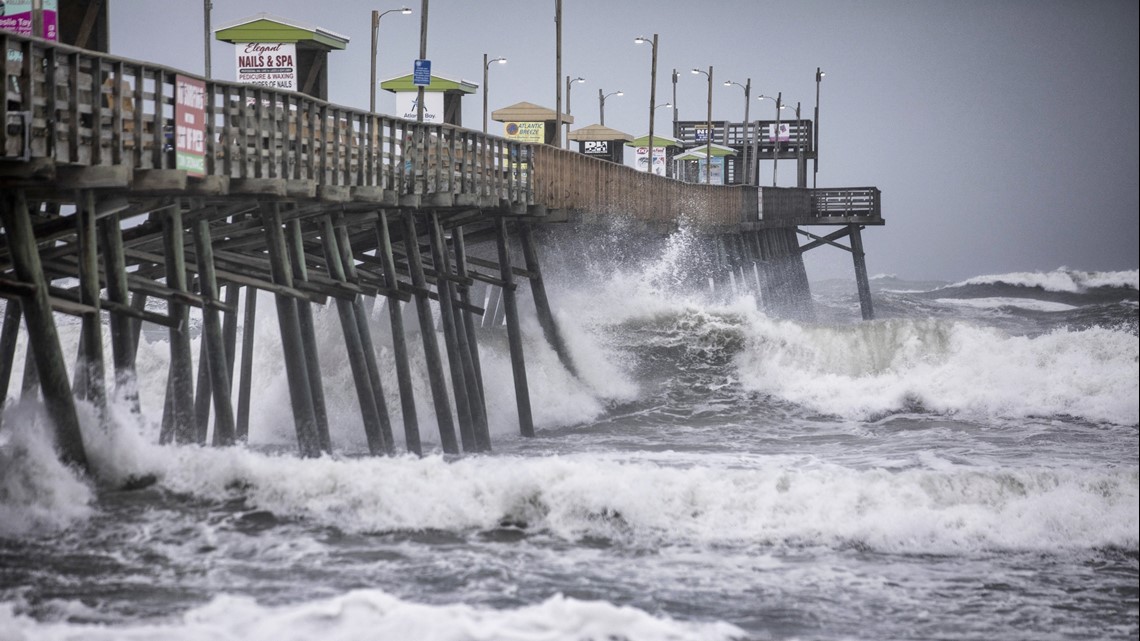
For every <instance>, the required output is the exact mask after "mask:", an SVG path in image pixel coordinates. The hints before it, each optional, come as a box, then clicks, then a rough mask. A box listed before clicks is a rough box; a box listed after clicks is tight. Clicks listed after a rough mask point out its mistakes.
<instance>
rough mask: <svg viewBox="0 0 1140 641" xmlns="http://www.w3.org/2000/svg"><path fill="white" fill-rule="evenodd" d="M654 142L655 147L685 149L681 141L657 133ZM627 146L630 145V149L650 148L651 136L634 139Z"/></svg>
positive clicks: (654, 134) (654, 135)
mask: <svg viewBox="0 0 1140 641" xmlns="http://www.w3.org/2000/svg"><path fill="white" fill-rule="evenodd" d="M653 142H654V143H656V144H655V145H654V146H655V147H684V145H682V144H681V141H680V140H677V139H676V138H674V137H673V136H666V135H664V134H659V133H657V132H656V131H655V132H653ZM625 144H626V145H629V146H630V147H648V146H649V134H648V133H646V134H645V135H644V136H641V137H640V138H634V139H633V140H631V141H629V142H627V143H625Z"/></svg>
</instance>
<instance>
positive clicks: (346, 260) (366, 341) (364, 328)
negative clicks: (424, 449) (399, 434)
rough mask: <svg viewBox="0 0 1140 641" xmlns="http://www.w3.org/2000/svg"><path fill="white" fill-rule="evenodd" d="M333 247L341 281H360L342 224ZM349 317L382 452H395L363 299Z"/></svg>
mask: <svg viewBox="0 0 1140 641" xmlns="http://www.w3.org/2000/svg"><path fill="white" fill-rule="evenodd" d="M333 233H334V234H335V238H336V248H337V249H338V250H339V252H340V264H341V268H342V269H343V270H344V276H345V279H347V280H348V282H350V283H358V282H360V277H359V275H358V274H357V272H356V262H355V261H356V259H355V258H354V257H353V252H352V240H351V239H350V238H349V236H348V231H347V230H346V229H345V228H344V226H343V225H341V224H337V225H335V226H334V231H333ZM352 315H353V319H354V320H355V321H356V328H357V332H358V333H359V334H360V346H361V349H362V350H363V352H364V366H365V369H367V371H368V376H369V378H370V379H371V380H372V395H373V397H374V398H375V404H376V412H377V413H378V414H379V416H380V433H381V434H382V435H383V436H384V451H385V453H387V454H395V453H396V440H395V436H394V435H393V434H392V417H391V415H390V413H389V412H388V399H387V397H386V396H385V395H384V386H383V383H382V381H381V378H380V367H379V366H378V365H377V364H376V345H375V343H373V342H372V329H371V327H370V325H369V322H368V308H367V306H366V305H365V304H364V297H363V296H356V297H355V298H354V299H353V300H352Z"/></svg>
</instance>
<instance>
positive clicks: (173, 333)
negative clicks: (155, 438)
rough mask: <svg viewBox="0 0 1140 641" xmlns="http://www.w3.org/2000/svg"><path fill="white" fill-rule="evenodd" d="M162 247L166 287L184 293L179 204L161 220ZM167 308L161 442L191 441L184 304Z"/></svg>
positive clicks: (190, 372) (191, 398)
mask: <svg viewBox="0 0 1140 641" xmlns="http://www.w3.org/2000/svg"><path fill="white" fill-rule="evenodd" d="M162 226H163V246H164V250H165V252H166V286H167V287H169V288H170V289H173V290H175V291H177V292H183V293H186V292H187V287H186V258H185V252H184V244H183V243H184V241H183V227H182V206H181V204H178V205H175V206H174V207H173V208H172V209H171V210H170V211H169V212H167V215H166V217H165V218H163V220H162ZM167 309H168V310H169V315H170V317H171V318H172V319H175V320H177V323H176V324H174V325H173V326H171V327H170V374H169V377H168V379H167V380H168V383H167V387H166V395H167V398H166V412H164V414H163V420H162V432H161V434H160V436H159V440H160V441H161V442H163V443H169V442H171V441H174V442H177V443H193V442H195V441H196V430H195V426H194V381H193V373H194V365H193V357H192V355H191V353H190V327H189V323H190V318H189V314H188V310H187V308H186V305H185V304H183V303H181V302H178V300H177V299H171V300H169V301H167Z"/></svg>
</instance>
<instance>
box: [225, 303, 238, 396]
mask: <svg viewBox="0 0 1140 641" xmlns="http://www.w3.org/2000/svg"><path fill="white" fill-rule="evenodd" d="M240 295H241V288H240V287H239V286H238V285H235V284H233V283H228V284H226V310H227V311H226V314H225V316H224V317H223V318H222V339H223V340H224V341H225V344H226V375H227V376H229V378H230V383H231V384H232V383H233V380H234V361H235V360H236V358H237V315H238V297H239V296H240Z"/></svg>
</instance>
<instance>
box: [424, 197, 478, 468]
mask: <svg viewBox="0 0 1140 641" xmlns="http://www.w3.org/2000/svg"><path fill="white" fill-rule="evenodd" d="M428 237H429V241H430V243H431V256H432V264H433V265H434V266H435V275H436V281H435V288H436V292H437V294H438V295H439V320H440V324H441V325H442V326H443V340H444V346H445V347H446V349H447V366H448V369H450V370H451V388H452V390H453V391H454V392H455V408H456V413H457V414H458V415H459V439H460V441H461V442H462V444H463V450H464V451H466V452H472V451H475V449H476V446H475V414H474V410H473V409H472V407H471V398H470V395H469V393H468V392H469V388H468V386H467V374H468V372H467V370H468V367H467V365H469V364H470V362H471V352H470V350H469V349H468V346H467V345H466V340H465V339H464V338H461V337H460V336H459V330H458V329H457V328H456V322H455V316H456V315H455V310H454V301H455V296H454V295H453V294H454V290H453V287H452V282H451V280H450V279H451V274H450V270H449V269H448V265H447V263H448V261H447V256H446V252H447V245H446V244H445V243H444V242H443V231H442V230H441V229H440V227H439V216H438V215H437V214H436V213H435V212H432V214H431V217H430V219H429V220H428ZM464 354H466V362H464Z"/></svg>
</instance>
